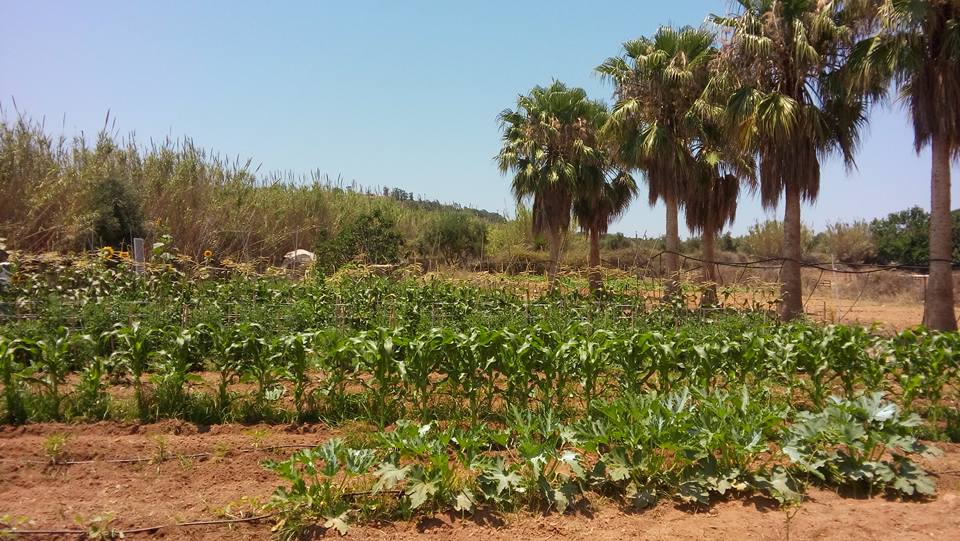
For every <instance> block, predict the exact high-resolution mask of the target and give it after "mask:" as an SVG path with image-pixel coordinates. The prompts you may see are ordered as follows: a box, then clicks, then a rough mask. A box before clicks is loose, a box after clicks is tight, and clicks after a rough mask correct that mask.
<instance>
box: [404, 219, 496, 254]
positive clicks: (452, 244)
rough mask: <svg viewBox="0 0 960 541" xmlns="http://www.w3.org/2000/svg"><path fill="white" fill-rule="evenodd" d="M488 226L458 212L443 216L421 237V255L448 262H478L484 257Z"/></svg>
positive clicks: (435, 220)
mask: <svg viewBox="0 0 960 541" xmlns="http://www.w3.org/2000/svg"><path fill="white" fill-rule="evenodd" d="M486 235H487V226H486V224H484V223H483V222H481V221H480V220H478V219H476V218H472V217H470V216H469V215H467V214H464V213H460V212H446V213H443V214H440V215H439V216H437V217H436V218H434V219H433V220H432V221H431V222H430V223H429V224H427V227H426V229H424V231H423V233H422V234H421V235H420V239H419V241H418V247H419V250H420V253H422V254H424V255H428V256H433V257H440V258H442V259H443V260H445V261H447V262H454V261H462V260H465V259H470V258H477V257H479V256H480V255H481V254H482V253H483V245H484V241H485V238H486Z"/></svg>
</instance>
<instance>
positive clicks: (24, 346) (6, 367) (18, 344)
mask: <svg viewBox="0 0 960 541" xmlns="http://www.w3.org/2000/svg"><path fill="white" fill-rule="evenodd" d="M39 357H40V346H39V345H38V344H37V343H36V342H34V341H31V340H27V339H24V338H16V339H13V340H10V339H8V338H5V337H2V336H0V376H2V378H3V399H4V406H5V408H4V415H5V419H4V420H5V422H7V423H10V424H21V423H25V422H26V421H27V418H28V416H29V412H28V411H27V407H26V404H25V394H26V381H27V380H28V378H29V377H31V375H32V374H33V372H34V366H35V364H34V363H35V362H36V359H38V358H39Z"/></svg>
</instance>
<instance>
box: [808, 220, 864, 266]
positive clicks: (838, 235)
mask: <svg viewBox="0 0 960 541" xmlns="http://www.w3.org/2000/svg"><path fill="white" fill-rule="evenodd" d="M817 238H818V242H817V246H818V248H819V249H820V250H822V251H823V252H825V253H827V254H830V256H832V257H833V259H834V260H836V261H840V262H843V263H865V262H867V261H872V260H873V259H874V258H875V257H876V255H877V247H876V245H875V244H874V241H873V233H872V232H871V231H870V226H869V225H868V224H867V222H864V221H857V222H853V223H845V222H836V223H833V224H829V225H827V230H826V231H824V232H823V233H821V234H819V235H817Z"/></svg>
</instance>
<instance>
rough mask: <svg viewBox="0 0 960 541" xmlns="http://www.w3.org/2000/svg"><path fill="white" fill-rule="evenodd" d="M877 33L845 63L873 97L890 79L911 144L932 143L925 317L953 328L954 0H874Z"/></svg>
mask: <svg viewBox="0 0 960 541" xmlns="http://www.w3.org/2000/svg"><path fill="white" fill-rule="evenodd" d="M875 3H876V4H878V11H877V15H878V16H877V17H876V18H875V19H874V20H875V21H876V23H877V25H878V26H879V28H878V32H877V33H876V35H874V36H871V37H869V38H866V39H864V40H862V41H860V42H859V43H857V45H856V47H855V48H854V50H853V53H852V54H851V57H850V62H849V66H848V67H849V68H850V70H851V72H852V73H853V75H854V76H855V77H856V78H857V79H858V80H859V82H860V83H861V84H862V85H863V87H864V88H866V89H868V90H872V97H875V98H881V97H884V95H885V94H886V92H887V90H888V89H889V88H890V83H891V82H892V83H893V86H895V87H896V89H897V91H898V93H899V97H900V98H901V99H902V100H903V101H904V102H906V104H907V106H908V108H909V110H910V116H911V117H912V118H913V132H914V146H915V147H916V150H917V152H920V150H921V149H923V148H924V147H926V146H928V145H929V146H930V147H931V154H932V164H931V175H930V211H931V212H930V263H929V265H930V279H929V281H928V283H927V289H926V299H925V302H924V305H923V324H924V325H926V326H927V327H929V328H932V329H938V330H956V329H957V320H956V314H955V311H954V294H953V277H952V272H951V267H952V261H951V259H952V252H953V249H952V233H951V228H952V220H951V217H950V161H951V157H953V158H957V157H960V0H896V1H894V0H880V1H878V2H875Z"/></svg>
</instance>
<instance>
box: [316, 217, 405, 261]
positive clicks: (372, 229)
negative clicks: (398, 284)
mask: <svg viewBox="0 0 960 541" xmlns="http://www.w3.org/2000/svg"><path fill="white" fill-rule="evenodd" d="M403 246H404V240H403V235H402V234H401V233H400V231H399V230H398V229H397V222H396V220H394V219H392V218H391V217H389V216H387V214H386V213H385V212H384V211H383V210H382V209H379V208H376V209H373V211H371V212H368V213H364V214H361V215H359V216H357V217H356V218H354V219H353V220H351V221H350V222H348V223H346V224H344V225H343V226H342V227H341V229H340V231H339V232H338V233H337V234H336V235H335V236H333V237H332V238H326V239H321V241H320V242H319V243H318V244H317V246H316V249H315V251H316V255H317V268H318V269H320V270H322V271H323V272H328V273H329V272H332V271H335V270H336V269H338V268H339V267H340V266H341V265H343V264H344V263H347V262H349V261H352V260H355V259H362V260H363V261H364V262H367V263H398V262H399V261H400V257H401V255H402V250H403Z"/></svg>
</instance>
